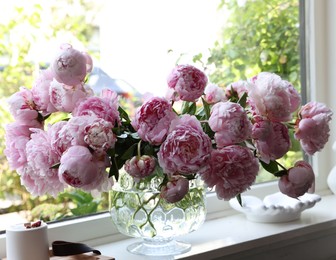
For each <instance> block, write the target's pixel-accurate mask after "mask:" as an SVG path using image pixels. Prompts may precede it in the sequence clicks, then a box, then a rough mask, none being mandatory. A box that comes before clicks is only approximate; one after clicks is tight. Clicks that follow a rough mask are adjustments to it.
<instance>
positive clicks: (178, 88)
mask: <svg viewBox="0 0 336 260" xmlns="http://www.w3.org/2000/svg"><path fill="white" fill-rule="evenodd" d="M167 83H168V87H169V90H168V91H169V92H168V94H167V96H168V99H169V100H174V101H178V100H180V99H181V100H183V101H190V102H193V101H195V100H197V99H198V98H200V97H201V96H202V94H203V92H204V89H205V87H206V85H207V83H208V78H207V76H206V75H205V74H204V72H203V71H201V70H199V69H198V68H196V67H194V66H192V65H178V66H176V67H175V68H174V69H173V70H172V72H171V73H170V74H169V76H168V79H167Z"/></svg>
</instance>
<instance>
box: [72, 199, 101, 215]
mask: <svg viewBox="0 0 336 260" xmlns="http://www.w3.org/2000/svg"><path fill="white" fill-rule="evenodd" d="M97 208H98V203H97V202H91V203H87V204H83V205H80V206H78V207H77V208H74V209H71V213H72V214H74V215H75V216H83V215H87V214H92V213H96V212H97Z"/></svg>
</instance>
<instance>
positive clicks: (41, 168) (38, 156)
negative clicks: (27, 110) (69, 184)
mask: <svg viewBox="0 0 336 260" xmlns="http://www.w3.org/2000/svg"><path fill="white" fill-rule="evenodd" d="M33 131H34V133H32V134H31V140H29V142H28V143H27V145H26V153H27V164H26V166H24V167H22V168H20V169H19V170H18V172H19V174H20V175H21V183H22V185H24V186H25V187H26V188H27V190H28V191H29V192H30V193H31V194H33V195H34V196H41V195H44V194H50V195H52V196H57V194H58V193H59V192H61V191H62V190H63V189H64V185H63V184H62V183H61V182H60V180H59V178H58V174H57V169H53V168H52V166H53V165H55V164H57V163H58V162H59V160H60V157H59V156H58V155H57V154H56V153H55V152H54V151H53V149H52V147H51V144H50V139H49V136H48V134H47V132H45V131H43V130H41V129H33Z"/></svg>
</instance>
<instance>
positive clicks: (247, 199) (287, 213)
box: [230, 192, 321, 223]
mask: <svg viewBox="0 0 336 260" xmlns="http://www.w3.org/2000/svg"><path fill="white" fill-rule="evenodd" d="M241 198H242V204H243V206H240V204H239V203H238V201H237V199H236V198H234V199H231V200H230V205H231V207H232V208H234V209H235V210H237V211H239V212H242V213H244V214H245V215H246V218H247V219H248V220H250V221H253V222H263V223H279V222H289V221H293V220H296V219H299V218H300V216H301V212H302V211H304V210H305V209H308V208H311V207H313V206H314V205H315V204H316V203H317V202H319V201H320V200H321V196H319V195H317V194H309V193H306V194H304V195H303V196H301V197H298V198H297V199H294V198H291V197H288V196H287V195H284V194H282V193H281V192H277V193H274V194H271V195H268V196H266V197H265V198H264V200H263V201H262V200H260V199H259V198H257V197H254V196H244V195H242V196H241Z"/></svg>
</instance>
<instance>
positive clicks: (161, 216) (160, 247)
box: [109, 173, 206, 256]
mask: <svg viewBox="0 0 336 260" xmlns="http://www.w3.org/2000/svg"><path fill="white" fill-rule="evenodd" d="M158 175H159V176H158ZM162 178H163V177H160V174H157V175H155V177H149V178H146V179H145V180H141V181H140V182H134V180H133V178H132V177H131V176H129V175H128V174H127V173H121V174H120V176H119V180H118V182H117V183H115V184H114V186H113V189H112V190H111V191H110V193H109V202H110V213H111V216H112V221H113V222H114V224H115V225H116V227H117V228H118V230H119V231H120V232H121V233H122V234H125V235H127V236H131V237H135V238H142V241H141V242H137V243H134V244H131V245H129V246H128V247H127V250H128V251H129V252H131V253H134V254H140V255H148V256H167V255H177V254H182V253H185V252H187V251H189V250H190V248H191V245H190V244H188V243H185V242H181V241H176V240H175V238H176V237H178V236H181V235H185V234H188V233H190V232H192V231H195V230H197V229H198V228H199V227H200V226H201V225H202V224H203V223H204V220H205V217H206V200H205V193H206V192H205V187H204V183H203V182H202V181H201V180H200V179H194V180H191V181H189V192H188V193H187V195H186V196H185V197H184V198H183V199H182V200H181V201H179V202H177V203H168V202H166V201H165V200H164V199H163V198H160V193H159V185H160V183H161V181H162Z"/></svg>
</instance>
